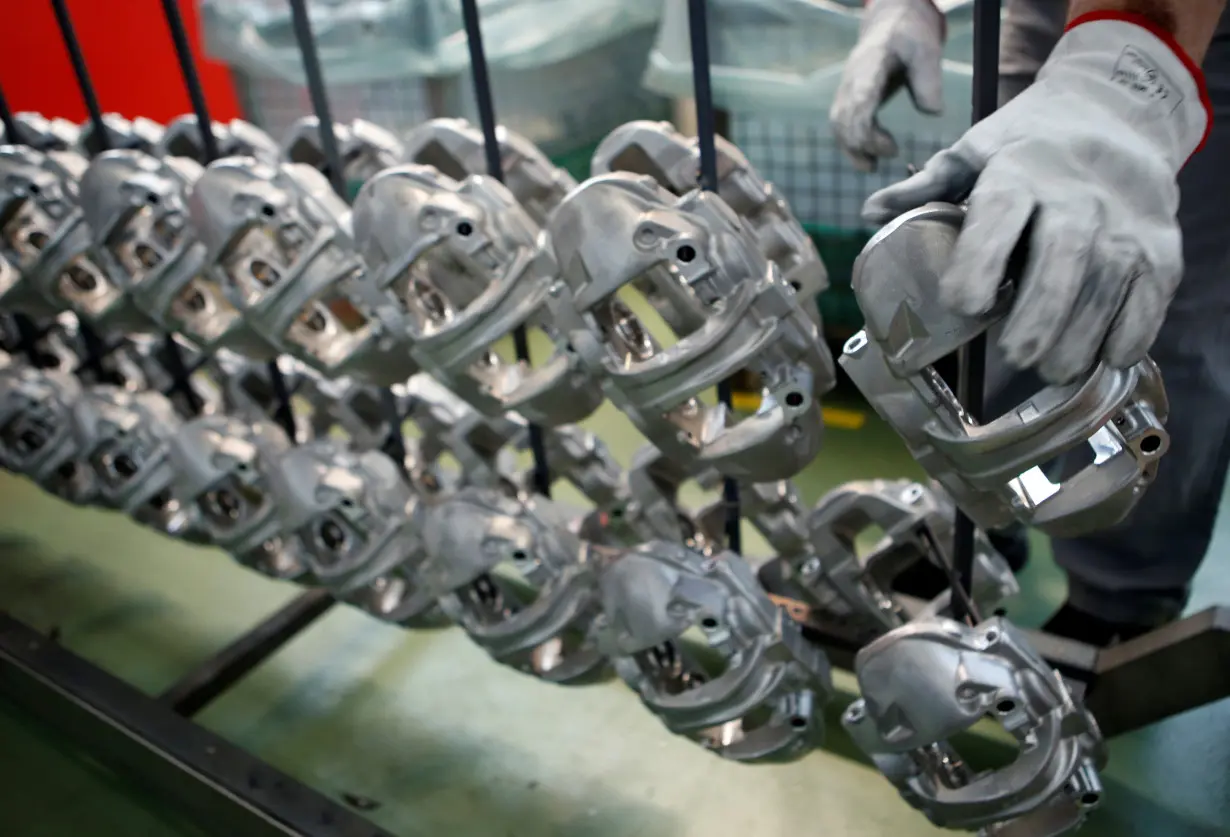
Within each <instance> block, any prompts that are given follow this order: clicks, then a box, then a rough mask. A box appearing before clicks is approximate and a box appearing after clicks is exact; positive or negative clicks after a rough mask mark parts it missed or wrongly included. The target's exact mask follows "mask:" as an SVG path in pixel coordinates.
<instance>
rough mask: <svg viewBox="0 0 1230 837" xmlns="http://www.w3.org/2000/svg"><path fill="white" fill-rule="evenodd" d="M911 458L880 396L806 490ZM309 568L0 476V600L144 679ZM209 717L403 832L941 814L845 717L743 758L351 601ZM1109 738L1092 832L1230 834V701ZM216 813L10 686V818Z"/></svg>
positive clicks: (618, 425)
mask: <svg viewBox="0 0 1230 837" xmlns="http://www.w3.org/2000/svg"><path fill="white" fill-rule="evenodd" d="M591 425H592V426H593V427H595V428H597V429H599V430H600V432H601V435H602V436H603V437H604V438H605V439H606V440H607V442H608V444H610V445H611V446H612V447H613V449H614V450H615V451H616V453H617V454H618V455H623V458H624V459H625V460H626V455H627V454H628V453H630V452H631V449H632V447H633V446H634V444H635V440H636V434H635V433H634V432H633V431H632V429H631V427H630V426H628V425H627V423H626V422H625V421H624V420H623V419H622V418H620V417H618V416H616V415H614V414H613V413H612V412H611V411H609V410H606V411H603V412H602V413H600V414H599V415H598V416H597V417H596V418H595V419H594V421H593V422H591ZM908 466H909V463H908V461H907V460H906V459H905V457H904V455H903V453H902V451H901V449H900V446H899V444H898V443H897V441H896V440H895V438H893V437H892V436H891V434H890V433H888V432H887V431H886V430H885V428H884V427H883V426H882V425H880V424H879V423H878V422H876V421H875V420H874V419H868V421H867V423H866V425H865V426H864V427H862V428H861V429H859V430H838V429H830V431H829V436H828V440H827V443H826V445H825V449H824V453H823V455H822V456H821V457H820V459H819V461H818V463H817V464H816V465H815V466H814V467H813V468H812V469H810V470H809V472H808V473H806V474H804V475H803V476H802V477H801V478H800V479H799V481H798V482H799V484H800V487H801V489H802V491H803V494H804V497H805V499H808V500H812V499H814V498H815V497H816V496H818V495H819V494H820V493H821V492H822V491H824V490H825V489H827V488H829V487H831V486H832V485H835V484H837V483H839V482H843V481H845V480H849V479H855V478H865V477H872V476H894V475H899V474H902V473H907V472H909V471H910V470H911V469H910V468H909V467H908ZM1146 502H1147V500H1146ZM1223 528H1227V529H1230V527H1223ZM1228 539H1230V531H1225V532H1222V533H1220V535H1219V537H1218V539H1217V541H1216V543H1215V545H1214V547H1213V557H1212V558H1211V559H1210V561H1209V562H1208V564H1207V565H1206V567H1205V569H1204V571H1203V573H1202V574H1201V577H1200V579H1199V583H1198V590H1197V594H1196V601H1195V602H1194V603H1193V608H1199V607H1202V606H1204V605H1206V604H1208V603H1210V602H1212V601H1217V600H1221V601H1230V563H1228V562H1227V559H1226V553H1227V547H1228V546H1230V540H1228ZM753 551H755V547H754V546H753ZM1022 584H1023V586H1024V588H1025V590H1026V593H1024V594H1023V595H1022V596H1021V597H1020V600H1019V601H1017V602H1014V603H1013V606H1012V607H1011V608H1010V613H1011V614H1012V615H1013V616H1014V617H1015V618H1017V619H1018V621H1020V622H1021V623H1023V624H1026V625H1037V624H1039V623H1040V622H1041V621H1042V620H1043V619H1045V617H1046V616H1047V614H1048V613H1049V611H1050V610H1051V609H1053V608H1054V607H1055V605H1056V604H1057V603H1058V601H1059V600H1060V599H1061V598H1062V595H1063V580H1062V577H1061V576H1060V575H1059V574H1058V573H1057V572H1056V570H1055V569H1054V567H1053V565H1051V564H1050V562H1049V560H1045V559H1042V560H1039V559H1038V558H1037V557H1035V560H1034V562H1033V563H1032V565H1031V566H1030V568H1029V569H1028V570H1027V571H1026V573H1025V574H1024V575H1023V577H1022ZM295 592H296V590H295V588H293V587H291V586H289V585H285V584H279V583H275V582H272V581H268V580H265V579H263V578H260V577H257V576H255V575H252V574H251V573H248V572H247V571H245V570H243V569H241V568H239V567H237V566H235V565H233V564H231V563H230V562H229V561H228V560H227V559H226V558H225V557H224V556H223V555H222V554H220V553H218V552H215V551H211V550H207V549H200V548H194V547H190V546H184V545H180V544H176V543H173V542H170V541H167V540H165V539H162V538H159V537H158V536H156V535H153V534H151V533H147V532H143V531H141V530H139V529H138V528H137V527H136V526H134V525H132V524H131V523H129V522H128V521H126V520H124V519H122V518H120V517H118V516H115V515H110V514H106V513H102V512H95V511H81V510H74V509H70V508H68V507H66V506H64V505H62V504H60V503H59V502H57V501H55V500H53V499H50V498H48V497H46V496H44V495H42V494H40V493H39V492H38V491H37V490H35V489H34V488H32V487H30V486H29V485H28V484H26V483H23V482H22V481H20V480H18V479H15V478H11V477H7V476H4V477H0V609H5V610H9V611H10V612H12V613H13V614H14V615H15V616H17V617H18V618H20V619H22V620H23V621H25V622H27V623H29V624H31V625H32V626H34V627H36V628H38V629H39V630H42V631H50V630H52V629H56V630H57V631H58V635H59V637H60V641H61V642H62V643H63V645H65V646H66V647H67V648H69V649H70V650H72V651H74V652H76V653H78V654H80V655H82V656H84V657H85V658H87V659H89V660H91V661H93V662H94V663H96V664H98V665H100V666H102V667H103V668H105V669H106V670H108V671H110V672H112V673H113V674H116V675H118V676H119V677H122V678H123V679H124V680H127V681H128V682H130V683H132V684H134V685H135V686H137V687H138V688H140V689H142V690H143V691H145V692H147V693H158V692H159V691H160V690H162V689H164V688H165V687H166V686H168V685H169V684H171V683H172V682H174V681H175V680H176V679H177V678H178V677H180V676H181V675H183V674H184V673H186V672H187V671H189V670H190V669H191V668H192V667H193V666H194V665H195V664H196V663H197V662H199V661H200V660H202V659H203V658H205V657H206V656H207V655H209V654H210V653H211V652H212V651H214V650H216V649H217V648H219V647H220V646H222V645H223V644H225V643H226V642H228V641H229V640H231V639H232V638H234V637H235V636H236V635H237V634H238V633H240V632H241V631H243V630H244V629H245V628H246V627H248V626H250V625H252V624H253V623H255V622H257V621H258V620H259V619H261V618H262V617H263V616H264V615H266V614H268V613H269V612H270V611H272V610H274V609H275V608H276V607H278V606H279V605H280V604H282V603H284V602H285V601H287V600H288V599H289V598H290V597H291V596H293V595H294V594H295ZM843 677H844V675H843ZM841 685H843V687H844V688H846V689H848V688H849V678H848V677H846V678H845V679H844V680H843V681H842V684H841ZM839 710H840V706H836V707H834V709H833V711H832V712H831V713H830V720H832V719H833V718H835V717H836V714H837V712H838V711H839ZM199 720H200V722H201V723H203V724H204V725H205V726H207V727H209V728H210V729H212V730H214V731H216V732H218V733H219V734H221V735H222V736H224V737H225V738H227V739H229V740H230V741H232V742H235V743H236V744H238V745H239V746H241V747H243V748H245V749H247V750H248V751H250V752H252V753H254V754H256V755H257V756H259V757H261V758H263V759H265V760H267V761H269V762H270V763H272V764H274V765H275V766H277V767H279V768H281V769H283V770H285V771H287V772H288V773H290V774H292V775H294V776H296V777H298V778H300V779H302V780H303V781H305V782H307V783H308V784H310V785H312V786H314V787H316V788H318V789H319V790H321V791H323V792H325V793H327V794H330V795H332V796H334V797H337V798H341V797H342V796H343V795H348V794H349V795H358V796H360V797H364V798H367V799H370V800H372V801H374V802H375V803H376V805H377V807H375V809H374V810H371V811H370V812H369V813H368V816H370V818H371V819H372V820H373V821H375V822H376V823H377V824H379V825H381V826H383V827H385V828H387V829H389V830H390V831H392V832H394V833H396V834H399V835H433V837H434V836H435V835H449V837H535V836H536V835H544V836H545V835H595V837H625V836H626V837H633V835H636V836H637V837H666V835H672V837H673V835H687V837H693V836H695V837H702V835H703V837H726V835H731V836H732V837H733V835H740V837H745V835H755V837H777V835H782V837H785V836H786V835H790V837H796V835H865V837H888V836H889V835H892V837H899V836H900V837H913V836H914V835H926V834H938V833H942V832H940V831H938V830H936V829H934V828H932V827H931V826H929V825H928V824H927V823H926V822H925V821H924V820H923V819H922V818H921V817H920V816H919V815H917V814H916V813H914V812H913V811H912V810H910V809H909V808H908V807H906V805H905V804H904V803H903V802H902V801H901V800H900V799H899V798H898V797H897V795H896V793H895V792H893V791H892V789H891V788H890V787H889V785H888V784H887V782H885V781H884V780H883V779H881V778H880V777H879V776H878V775H877V774H875V773H874V772H873V771H872V770H871V769H870V768H869V767H867V766H866V765H865V764H864V763H862V762H861V761H859V760H857V759H856V758H855V757H854V756H853V754H852V753H851V749H850V746H849V744H848V743H847V742H846V741H845V739H844V738H843V735H842V732H841V729H840V727H839V726H838V725H836V724H835V723H830V743H831V745H832V748H833V751H832V752H818V753H814V754H812V755H810V756H808V757H807V758H805V759H803V760H802V761H801V762H799V763H796V764H793V765H788V766H780V767H749V766H742V765H737V764H731V763H727V762H723V761H721V760H719V759H717V758H715V757H713V756H712V755H710V754H708V753H705V752H703V751H701V750H700V749H698V748H696V747H694V746H692V745H690V744H689V743H688V742H686V741H683V740H680V739H676V738H672V737H671V736H669V735H667V734H666V733H665V731H664V730H663V728H662V727H661V725H660V724H659V723H658V722H657V721H656V720H655V719H654V718H653V717H651V716H649V715H648V714H646V713H645V712H644V711H643V710H642V709H641V706H640V704H639V703H638V701H637V700H636V699H635V697H634V696H633V695H632V694H631V693H630V692H628V691H627V690H626V689H625V688H624V687H622V686H621V685H618V684H616V683H610V684H606V685H600V686H593V687H587V688H581V689H577V690H568V689H564V688H559V687H552V686H549V685H546V684H543V683H539V682H536V681H534V680H532V679H530V678H527V677H525V676H523V675H520V674H518V673H515V672H513V671H509V670H505V669H502V668H500V667H498V666H496V665H494V664H493V663H492V662H491V661H490V660H489V659H488V658H487V657H486V656H485V655H484V654H483V653H482V652H481V651H479V650H478V649H477V648H475V647H473V646H472V645H470V644H469V643H468V642H467V641H466V639H465V637H464V636H463V635H462V634H461V633H460V632H459V631H456V630H441V631H428V632H421V633H407V632H404V631H401V630H398V629H396V628H392V627H388V626H385V625H382V624H380V623H378V622H376V621H374V620H373V619H371V618H369V617H367V616H365V615H363V614H360V613H358V612H356V611H354V610H351V609H349V608H335V609H334V610H333V611H331V612H330V613H329V614H327V615H326V616H325V617H324V618H323V619H321V620H320V621H319V622H318V623H316V624H315V625H313V626H312V627H310V628H309V629H308V630H306V631H305V632H304V633H302V634H301V635H300V636H299V637H297V638H296V639H295V640H294V641H292V642H291V643H290V644H289V645H288V646H287V647H285V648H284V649H283V650H282V651H281V652H280V653H278V654H277V655H276V656H274V657H273V658H272V659H270V660H269V661H268V662H267V663H265V664H264V665H263V666H261V667H260V668H259V669H258V670H257V671H255V672H254V673H253V674H252V675H251V676H250V677H249V678H248V679H246V680H245V681H243V682H242V683H241V684H239V685H238V686H237V687H236V688H235V689H233V690H232V691H231V692H229V693H228V694H226V695H225V696H223V697H222V698H221V699H219V700H218V701H217V702H216V703H214V704H213V705H211V706H210V707H208V708H207V709H206V710H205V711H204V712H203V713H202V714H201V715H200V716H199ZM1111 752H1112V760H1111V767H1110V769H1109V770H1108V772H1107V776H1106V785H1107V794H1106V803H1105V804H1104V806H1103V808H1102V809H1101V810H1100V811H1099V812H1098V813H1097V814H1096V815H1095V817H1094V818H1093V819H1092V820H1091V822H1090V823H1089V824H1088V825H1087V826H1086V828H1085V829H1084V830H1083V831H1082V832H1081V833H1082V835H1086V837H1129V836H1130V835H1142V837H1144V836H1145V835H1147V837H1198V836H1199V837H1212V835H1230V701H1226V702H1222V703H1221V704H1219V705H1214V706H1210V707H1207V708H1205V709H1201V710H1197V711H1194V712H1190V713H1187V714H1186V715H1184V716H1181V717H1177V718H1173V719H1171V720H1169V721H1166V722H1164V723H1161V724H1158V725H1156V726H1154V727H1151V728H1149V729H1146V730H1142V731H1140V732H1137V733H1135V734H1132V735H1129V736H1125V737H1123V738H1120V739H1117V740H1115V741H1113V742H1112V744H1111ZM201 833H210V830H209V826H208V823H198V824H196V826H190V825H188V824H186V823H184V822H183V821H182V820H180V819H179V818H178V817H177V815H176V812H174V811H172V810H168V809H167V808H166V806H165V805H163V804H162V803H160V802H159V801H158V800H155V799H151V798H149V797H147V796H144V795H143V794H142V793H141V792H140V791H139V790H137V789H136V788H135V787H134V786H130V785H128V784H126V783H125V782H124V781H121V780H120V779H119V778H118V777H116V776H113V775H109V774H108V773H107V772H106V771H105V770H103V769H102V768H101V767H99V766H98V765H97V764H96V763H94V762H93V761H92V760H91V759H90V758H89V757H88V755H87V754H83V753H78V752H75V751H74V750H73V748H72V747H71V745H70V743H69V742H66V741H64V740H61V739H60V738H59V737H58V736H57V734H55V733H54V732H52V731H50V730H48V729H46V728H44V727H41V726H39V725H37V724H35V723H33V722H31V721H30V720H29V719H28V718H26V717H25V716H23V715H22V714H21V713H20V711H19V710H16V709H14V708H12V707H9V706H6V705H5V704H3V703H0V835H4V837H52V835H56V836H57V837H58V835H86V836H87V837H94V835H98V836H99V837H103V836H104V835H106V836H109V835H124V837H143V836H144V835H189V834H201Z"/></svg>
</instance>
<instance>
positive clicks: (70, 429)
mask: <svg viewBox="0 0 1230 837" xmlns="http://www.w3.org/2000/svg"><path fill="white" fill-rule="evenodd" d="M83 397H84V395H83V393H82V388H81V385H80V384H79V383H78V382H77V379H76V378H74V377H73V376H72V375H71V374H69V373H67V372H46V371H43V370H38V369H34V368H31V367H29V366H27V365H25V364H24V363H22V362H20V361H15V362H12V363H10V364H9V365H7V366H6V367H4V369H2V370H0V466H3V467H4V468H5V469H6V470H8V471H12V472H14V473H18V474H22V475H23V476H26V477H28V478H29V479H31V480H33V481H34V482H35V483H37V484H38V485H39V486H40V487H41V488H42V489H43V490H45V491H49V492H51V493H52V494H54V495H56V496H57V497H59V498H60V499H62V500H67V501H68V502H70V503H74V504H77V505H88V504H90V503H92V502H94V499H95V497H96V496H97V492H98V482H97V479H96V477H95V475H94V472H93V470H92V469H91V468H90V467H89V465H88V464H87V463H86V462H84V461H83V460H82V458H81V450H82V449H81V447H80V445H79V443H78V438H79V437H78V434H77V430H76V425H75V423H74V417H73V410H74V407H75V405H76V404H77V402H78V401H80V400H81V399H82V398H83Z"/></svg>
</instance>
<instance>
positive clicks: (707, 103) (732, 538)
mask: <svg viewBox="0 0 1230 837" xmlns="http://www.w3.org/2000/svg"><path fill="white" fill-rule="evenodd" d="M688 35H689V37H690V40H691V44H692V98H693V99H694V100H695V102H696V141H697V145H698V146H699V149H700V185H701V188H702V189H704V190H705V191H707V192H716V191H717V187H718V178H717V148H716V140H715V137H716V136H717V113H716V112H715V111H714V109H713V84H712V82H711V80H710V77H709V66H710V60H709V14H708V8H707V6H706V3H705V0H688ZM717 394H718V400H719V401H721V402H722V404H724V405H725V406H726V409H727V410H729V411H732V412H733V411H734V390H733V387H732V386H731V384H730V381H722V382H721V383H720V384H718V387H717ZM722 498H723V500H724V505H725V507H726V520H725V524H726V546H727V547H728V548H729V549H730V550H732V551H733V552H736V553H738V552H742V551H743V535H742V532H741V531H740V523H741V520H742V514H740V510H739V483H738V482H737V481H736V480H734V479H731V478H730V477H727V478H726V479H724V480H723V481H722Z"/></svg>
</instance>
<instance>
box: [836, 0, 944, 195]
mask: <svg viewBox="0 0 1230 837" xmlns="http://www.w3.org/2000/svg"><path fill="white" fill-rule="evenodd" d="M945 32H946V27H945V24H944V15H943V13H941V12H940V10H939V9H938V8H936V6H935V4H934V3H933V2H932V0H868V3H867V8H866V9H864V11H863V22H862V25H861V26H860V27H859V35H858V43H857V44H856V45H855V47H854V49H853V51H851V53H850V57H849V58H848V59H846V65H845V68H844V69H843V70H842V74H841V86H839V87H838V88H837V97H836V98H835V99H834V100H833V107H832V109H830V110H829V122H830V123H831V125H832V128H833V134H834V136H836V138H837V142H838V143H839V144H840V145H841V147H842V149H843V150H845V152H846V153H847V154H848V155H849V156H850V159H851V160H852V161H853V162H854V166H855V168H857V169H859V170H860V171H874V170H875V167H876V159H877V158H879V157H895V156H897V143H896V141H894V140H893V137H892V135H891V134H889V133H888V131H886V130H884V128H882V127H881V126H880V123H879V120H877V119H876V112H877V111H878V110H879V109H880V106H881V105H882V104H884V102H885V101H887V100H888V99H889V98H890V97H891V96H892V95H893V94H894V93H896V92H897V91H898V90H900V89H901V86H902V85H905V86H906V87H907V88H908V89H909V91H910V95H911V96H912V97H913V99H914V106H915V107H917V108H918V109H919V110H921V111H922V112H923V113H939V112H940V111H941V110H943V106H944V89H943V79H942V76H941V74H940V64H941V61H942V58H943V53H944V36H945Z"/></svg>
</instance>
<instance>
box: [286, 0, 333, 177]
mask: <svg viewBox="0 0 1230 837" xmlns="http://www.w3.org/2000/svg"><path fill="white" fill-rule="evenodd" d="M290 14H291V23H292V24H293V26H294V29H295V41H296V42H298V44H299V54H300V55H301V56H302V57H303V75H304V78H305V79H306V81H307V89H308V97H309V98H310V99H311V100H312V110H313V111H315V113H316V121H317V122H318V123H320V147H321V150H322V151H323V152H324V154H325V164H326V165H327V166H328V167H329V182H330V183H332V184H333V191H335V192H337V193H338V194H339V195H341V196H342V197H343V198H345V197H346V196H347V189H346V175H345V173H344V172H343V171H342V153H341V151H339V150H338V147H337V136H336V135H334V133H333V113H332V111H330V110H329V96H328V94H327V92H326V91H325V77H324V73H322V72H321V69H320V56H319V55H317V53H316V38H315V37H314V36H313V35H312V21H311V19H310V18H309V17H308V10H307V3H306V0H290Z"/></svg>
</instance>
